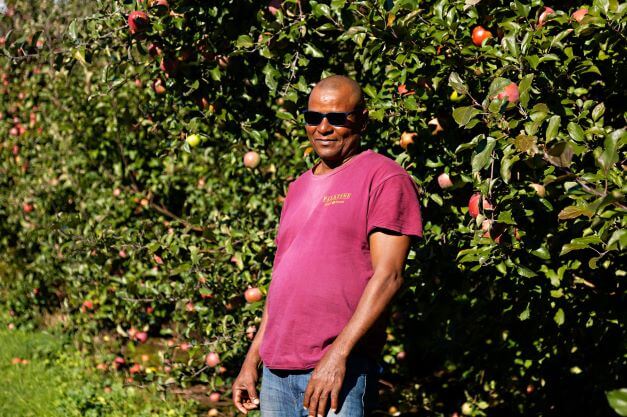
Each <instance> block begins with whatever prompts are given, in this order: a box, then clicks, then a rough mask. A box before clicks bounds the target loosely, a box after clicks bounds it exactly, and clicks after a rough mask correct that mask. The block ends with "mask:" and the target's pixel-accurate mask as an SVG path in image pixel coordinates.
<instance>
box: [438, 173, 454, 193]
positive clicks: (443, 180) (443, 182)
mask: <svg viewBox="0 0 627 417" xmlns="http://www.w3.org/2000/svg"><path fill="white" fill-rule="evenodd" d="M438 185H439V186H440V188H442V189H444V188H449V187H452V186H453V181H451V177H449V175H448V174H447V173H446V172H444V173H442V174H440V175H439V176H438Z"/></svg>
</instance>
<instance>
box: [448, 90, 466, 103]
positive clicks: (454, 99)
mask: <svg viewBox="0 0 627 417" xmlns="http://www.w3.org/2000/svg"><path fill="white" fill-rule="evenodd" d="M449 98H450V99H451V101H452V102H455V103H456V102H458V101H462V100H463V99H464V95H461V96H460V95H459V94H458V93H457V91H456V90H453V92H452V93H451V95H450V97H449Z"/></svg>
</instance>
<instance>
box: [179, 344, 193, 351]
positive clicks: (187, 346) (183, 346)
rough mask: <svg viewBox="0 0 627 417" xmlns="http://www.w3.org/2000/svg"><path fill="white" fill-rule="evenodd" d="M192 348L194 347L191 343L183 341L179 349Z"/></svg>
mask: <svg viewBox="0 0 627 417" xmlns="http://www.w3.org/2000/svg"><path fill="white" fill-rule="evenodd" d="M191 348H192V344H191V343H181V345H180V346H179V349H181V350H182V351H183V352H187V351H188V350H190V349H191Z"/></svg>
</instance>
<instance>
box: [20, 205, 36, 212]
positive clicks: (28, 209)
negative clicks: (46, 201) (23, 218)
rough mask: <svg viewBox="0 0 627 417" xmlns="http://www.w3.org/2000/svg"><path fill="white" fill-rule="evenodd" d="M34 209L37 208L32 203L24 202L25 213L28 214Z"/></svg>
mask: <svg viewBox="0 0 627 417" xmlns="http://www.w3.org/2000/svg"><path fill="white" fill-rule="evenodd" d="M34 209H35V207H34V206H33V205H32V204H30V203H24V204H22V211H23V212H24V213H27V214H28V213H30V212H32V211H33V210H34Z"/></svg>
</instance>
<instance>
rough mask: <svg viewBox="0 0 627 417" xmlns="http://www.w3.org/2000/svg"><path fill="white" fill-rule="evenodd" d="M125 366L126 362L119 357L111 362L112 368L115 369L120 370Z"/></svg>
mask: <svg viewBox="0 0 627 417" xmlns="http://www.w3.org/2000/svg"><path fill="white" fill-rule="evenodd" d="M125 364H126V360H125V359H124V358H123V357H121V356H117V357H116V358H115V359H114V360H113V367H114V368H115V369H120V368H121V367H122V366H124V365H125Z"/></svg>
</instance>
